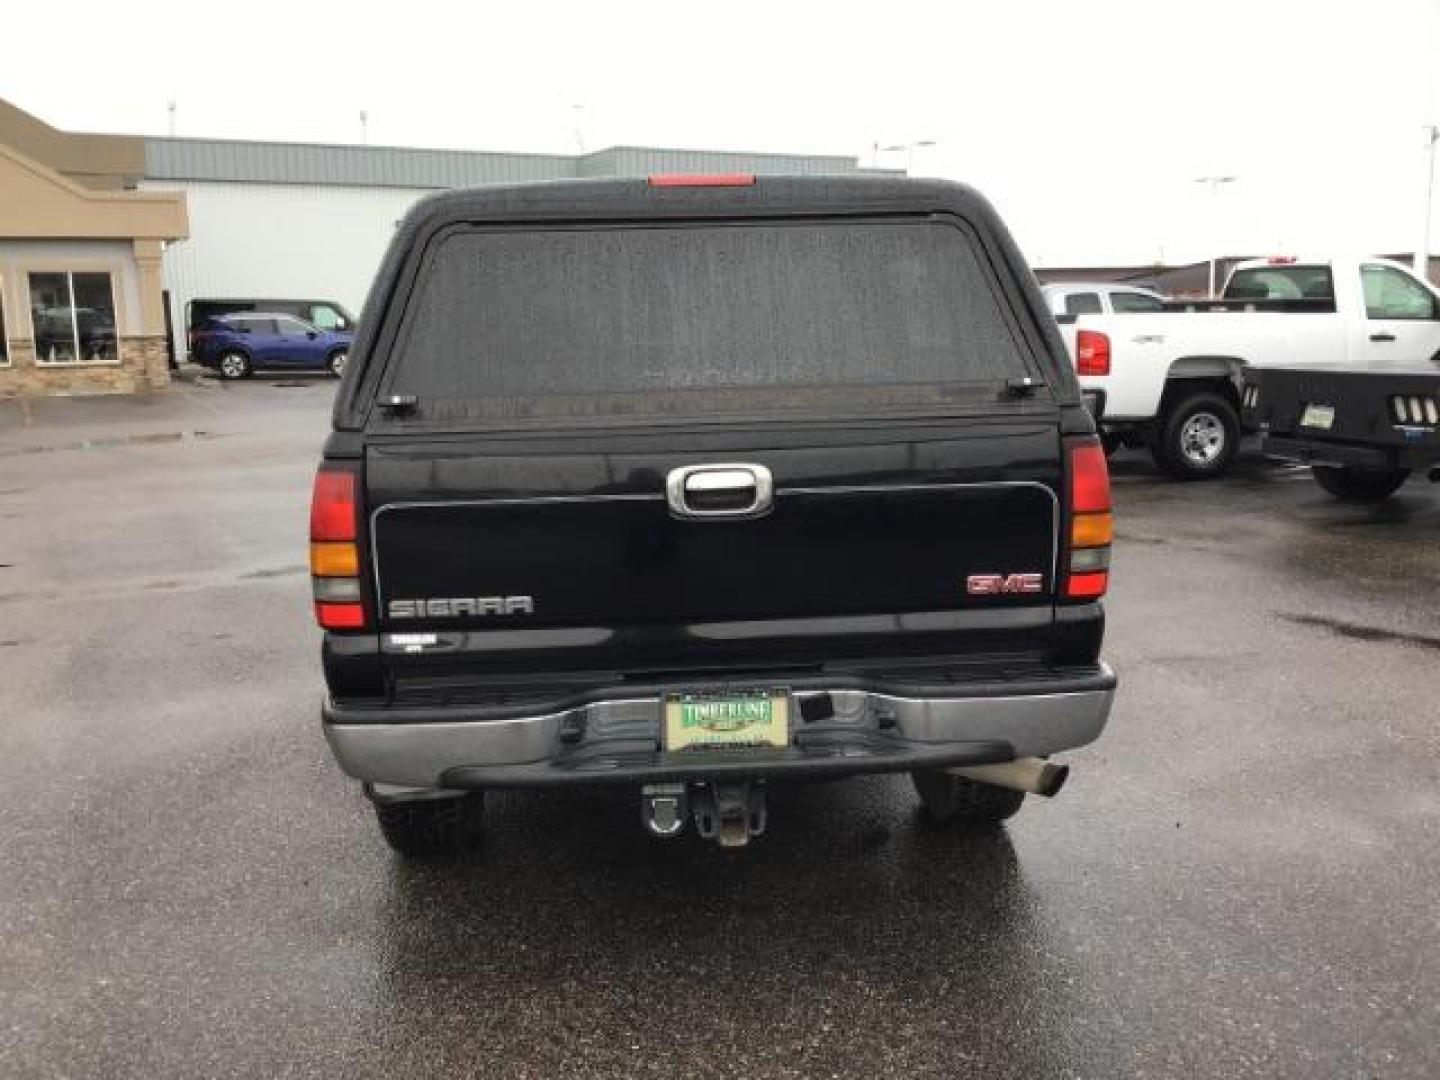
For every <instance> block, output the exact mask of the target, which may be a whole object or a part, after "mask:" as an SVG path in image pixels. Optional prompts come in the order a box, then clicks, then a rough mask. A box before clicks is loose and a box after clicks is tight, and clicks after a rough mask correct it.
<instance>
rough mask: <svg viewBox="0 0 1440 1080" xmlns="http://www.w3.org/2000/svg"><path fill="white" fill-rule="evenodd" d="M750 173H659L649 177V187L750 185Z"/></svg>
mask: <svg viewBox="0 0 1440 1080" xmlns="http://www.w3.org/2000/svg"><path fill="white" fill-rule="evenodd" d="M754 183H755V177H754V175H753V174H751V173H715V174H713V175H705V174H703V173H659V174H657V175H655V176H652V177H650V178H649V184H650V186H651V187H750V186H751V185H752V184H754Z"/></svg>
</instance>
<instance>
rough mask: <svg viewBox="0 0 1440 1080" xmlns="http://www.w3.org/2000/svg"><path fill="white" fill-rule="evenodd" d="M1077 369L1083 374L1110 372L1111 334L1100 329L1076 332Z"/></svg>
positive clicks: (1107, 373) (1104, 373)
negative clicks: (1103, 332)
mask: <svg viewBox="0 0 1440 1080" xmlns="http://www.w3.org/2000/svg"><path fill="white" fill-rule="evenodd" d="M1075 370H1076V371H1078V372H1079V373H1080V374H1081V375H1109V374H1110V335H1109V334H1102V333H1101V332H1100V331H1099V330H1080V331H1077V332H1076V334H1075Z"/></svg>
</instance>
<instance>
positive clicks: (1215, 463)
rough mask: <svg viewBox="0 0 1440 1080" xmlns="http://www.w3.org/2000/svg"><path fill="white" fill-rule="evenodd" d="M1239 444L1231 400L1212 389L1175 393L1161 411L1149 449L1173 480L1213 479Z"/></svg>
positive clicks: (1227, 468)
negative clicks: (1169, 403)
mask: <svg viewBox="0 0 1440 1080" xmlns="http://www.w3.org/2000/svg"><path fill="white" fill-rule="evenodd" d="M1239 448H1240V417H1239V416H1238V415H1237V414H1236V412H1235V406H1234V404H1233V403H1232V402H1231V401H1230V400H1229V399H1228V398H1226V397H1225V396H1224V395H1222V394H1217V393H1216V392H1215V391H1213V390H1198V391H1194V392H1192V393H1189V394H1185V395H1183V396H1178V397H1177V398H1176V400H1175V402H1174V403H1173V404H1172V405H1170V407H1169V408H1168V409H1167V410H1166V411H1165V412H1164V414H1162V416H1161V418H1160V426H1159V431H1158V432H1157V433H1156V436H1155V443H1154V445H1153V446H1152V448H1151V453H1152V454H1153V455H1154V457H1155V464H1156V465H1158V466H1160V468H1162V469H1164V470H1165V471H1166V472H1167V473H1169V474H1170V475H1171V476H1173V477H1175V478H1176V479H1177V480H1213V479H1215V478H1216V477H1219V476H1224V475H1225V474H1226V473H1227V472H1229V471H1230V466H1231V465H1232V464H1233V463H1234V461H1235V454H1236V452H1237V451H1238V450H1239Z"/></svg>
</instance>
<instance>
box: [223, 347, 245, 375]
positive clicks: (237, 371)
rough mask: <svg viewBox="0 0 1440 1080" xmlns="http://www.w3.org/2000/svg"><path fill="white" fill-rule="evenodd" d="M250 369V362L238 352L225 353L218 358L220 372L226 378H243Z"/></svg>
mask: <svg viewBox="0 0 1440 1080" xmlns="http://www.w3.org/2000/svg"><path fill="white" fill-rule="evenodd" d="M249 370H250V362H249V361H248V360H246V359H245V357H243V356H241V355H240V354H239V353H226V354H225V355H224V356H222V357H221V358H220V374H221V375H224V376H225V378H227V379H243V378H244V377H245V375H246V374H247V373H248V372H249Z"/></svg>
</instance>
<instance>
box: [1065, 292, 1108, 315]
mask: <svg viewBox="0 0 1440 1080" xmlns="http://www.w3.org/2000/svg"><path fill="white" fill-rule="evenodd" d="M1099 310H1100V294H1099V293H1093V292H1079V293H1071V294H1070V295H1069V296H1067V297H1065V314H1066V315H1094V314H1095V313H1096V312H1098V311H1099Z"/></svg>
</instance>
